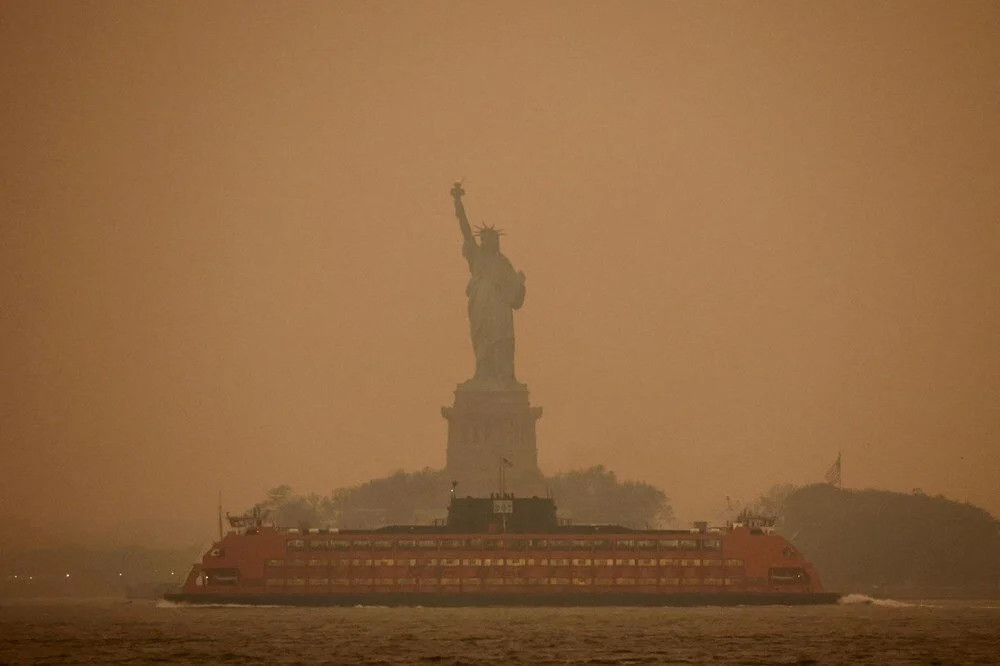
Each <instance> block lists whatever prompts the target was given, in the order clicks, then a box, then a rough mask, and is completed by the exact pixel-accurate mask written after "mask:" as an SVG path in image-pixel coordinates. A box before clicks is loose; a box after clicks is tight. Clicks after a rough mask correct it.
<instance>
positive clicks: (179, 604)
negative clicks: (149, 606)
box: [156, 599, 288, 608]
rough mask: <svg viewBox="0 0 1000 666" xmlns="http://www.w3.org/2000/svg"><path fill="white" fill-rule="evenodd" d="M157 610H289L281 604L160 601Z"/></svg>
mask: <svg viewBox="0 0 1000 666" xmlns="http://www.w3.org/2000/svg"><path fill="white" fill-rule="evenodd" d="M156 607H157V608H288V606H282V605H281V604H203V603H200V602H199V603H196V604H192V603H187V602H184V601H167V600H166V599H160V600H159V601H157V602H156Z"/></svg>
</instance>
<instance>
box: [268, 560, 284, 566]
mask: <svg viewBox="0 0 1000 666" xmlns="http://www.w3.org/2000/svg"><path fill="white" fill-rule="evenodd" d="M264 566H266V567H283V566H285V561H284V560H265V562H264Z"/></svg>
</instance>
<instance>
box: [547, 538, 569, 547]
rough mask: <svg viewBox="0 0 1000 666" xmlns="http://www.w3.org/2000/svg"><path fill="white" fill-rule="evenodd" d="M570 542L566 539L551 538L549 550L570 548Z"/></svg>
mask: <svg viewBox="0 0 1000 666" xmlns="http://www.w3.org/2000/svg"><path fill="white" fill-rule="evenodd" d="M569 549H570V542H569V541H567V540H565V539H549V550H569Z"/></svg>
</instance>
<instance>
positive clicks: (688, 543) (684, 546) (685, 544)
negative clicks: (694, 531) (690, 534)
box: [681, 539, 698, 550]
mask: <svg viewBox="0 0 1000 666" xmlns="http://www.w3.org/2000/svg"><path fill="white" fill-rule="evenodd" d="M681 550H698V540H697V539H681Z"/></svg>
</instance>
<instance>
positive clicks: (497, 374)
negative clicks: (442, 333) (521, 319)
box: [451, 183, 524, 389]
mask: <svg viewBox="0 0 1000 666" xmlns="http://www.w3.org/2000/svg"><path fill="white" fill-rule="evenodd" d="M463 194H465V190H463V189H462V184H461V183H455V186H454V187H453V188H452V190H451V195H452V197H454V199H455V215H456V216H457V217H458V226H459V229H461V231H462V239H463V242H462V256H464V257H465V259H466V261H468V262H469V273H470V274H471V275H470V277H469V284H468V285H467V286H466V288H465V294H466V295H467V296H468V297H469V327H470V329H471V333H472V349H473V350H474V351H475V353H476V374H475V376H474V377H473V378H472V379H471V380H469V381H467V382H465V384H464V385H463V386H466V387H469V388H484V389H520V388H523V385H522V384H520V383H519V382H518V381H517V379H516V378H515V376H514V312H513V311H514V310H517V309H519V308H520V307H521V305H522V304H523V303H524V272H523V271H518V272H516V273H515V272H514V267H513V266H512V265H511V263H510V260H508V259H507V257H505V256H503V254H501V253H500V236H501V235H502V234H503V231H502V230H500V229H496V228H494V227H492V226H482V227H477V229H476V232H475V235H473V232H472V228H471V227H470V226H469V219H468V217H466V215H465V206H464V205H463V204H462V195H463ZM475 236H478V237H479V242H478V243H477V242H476V238H475Z"/></svg>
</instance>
